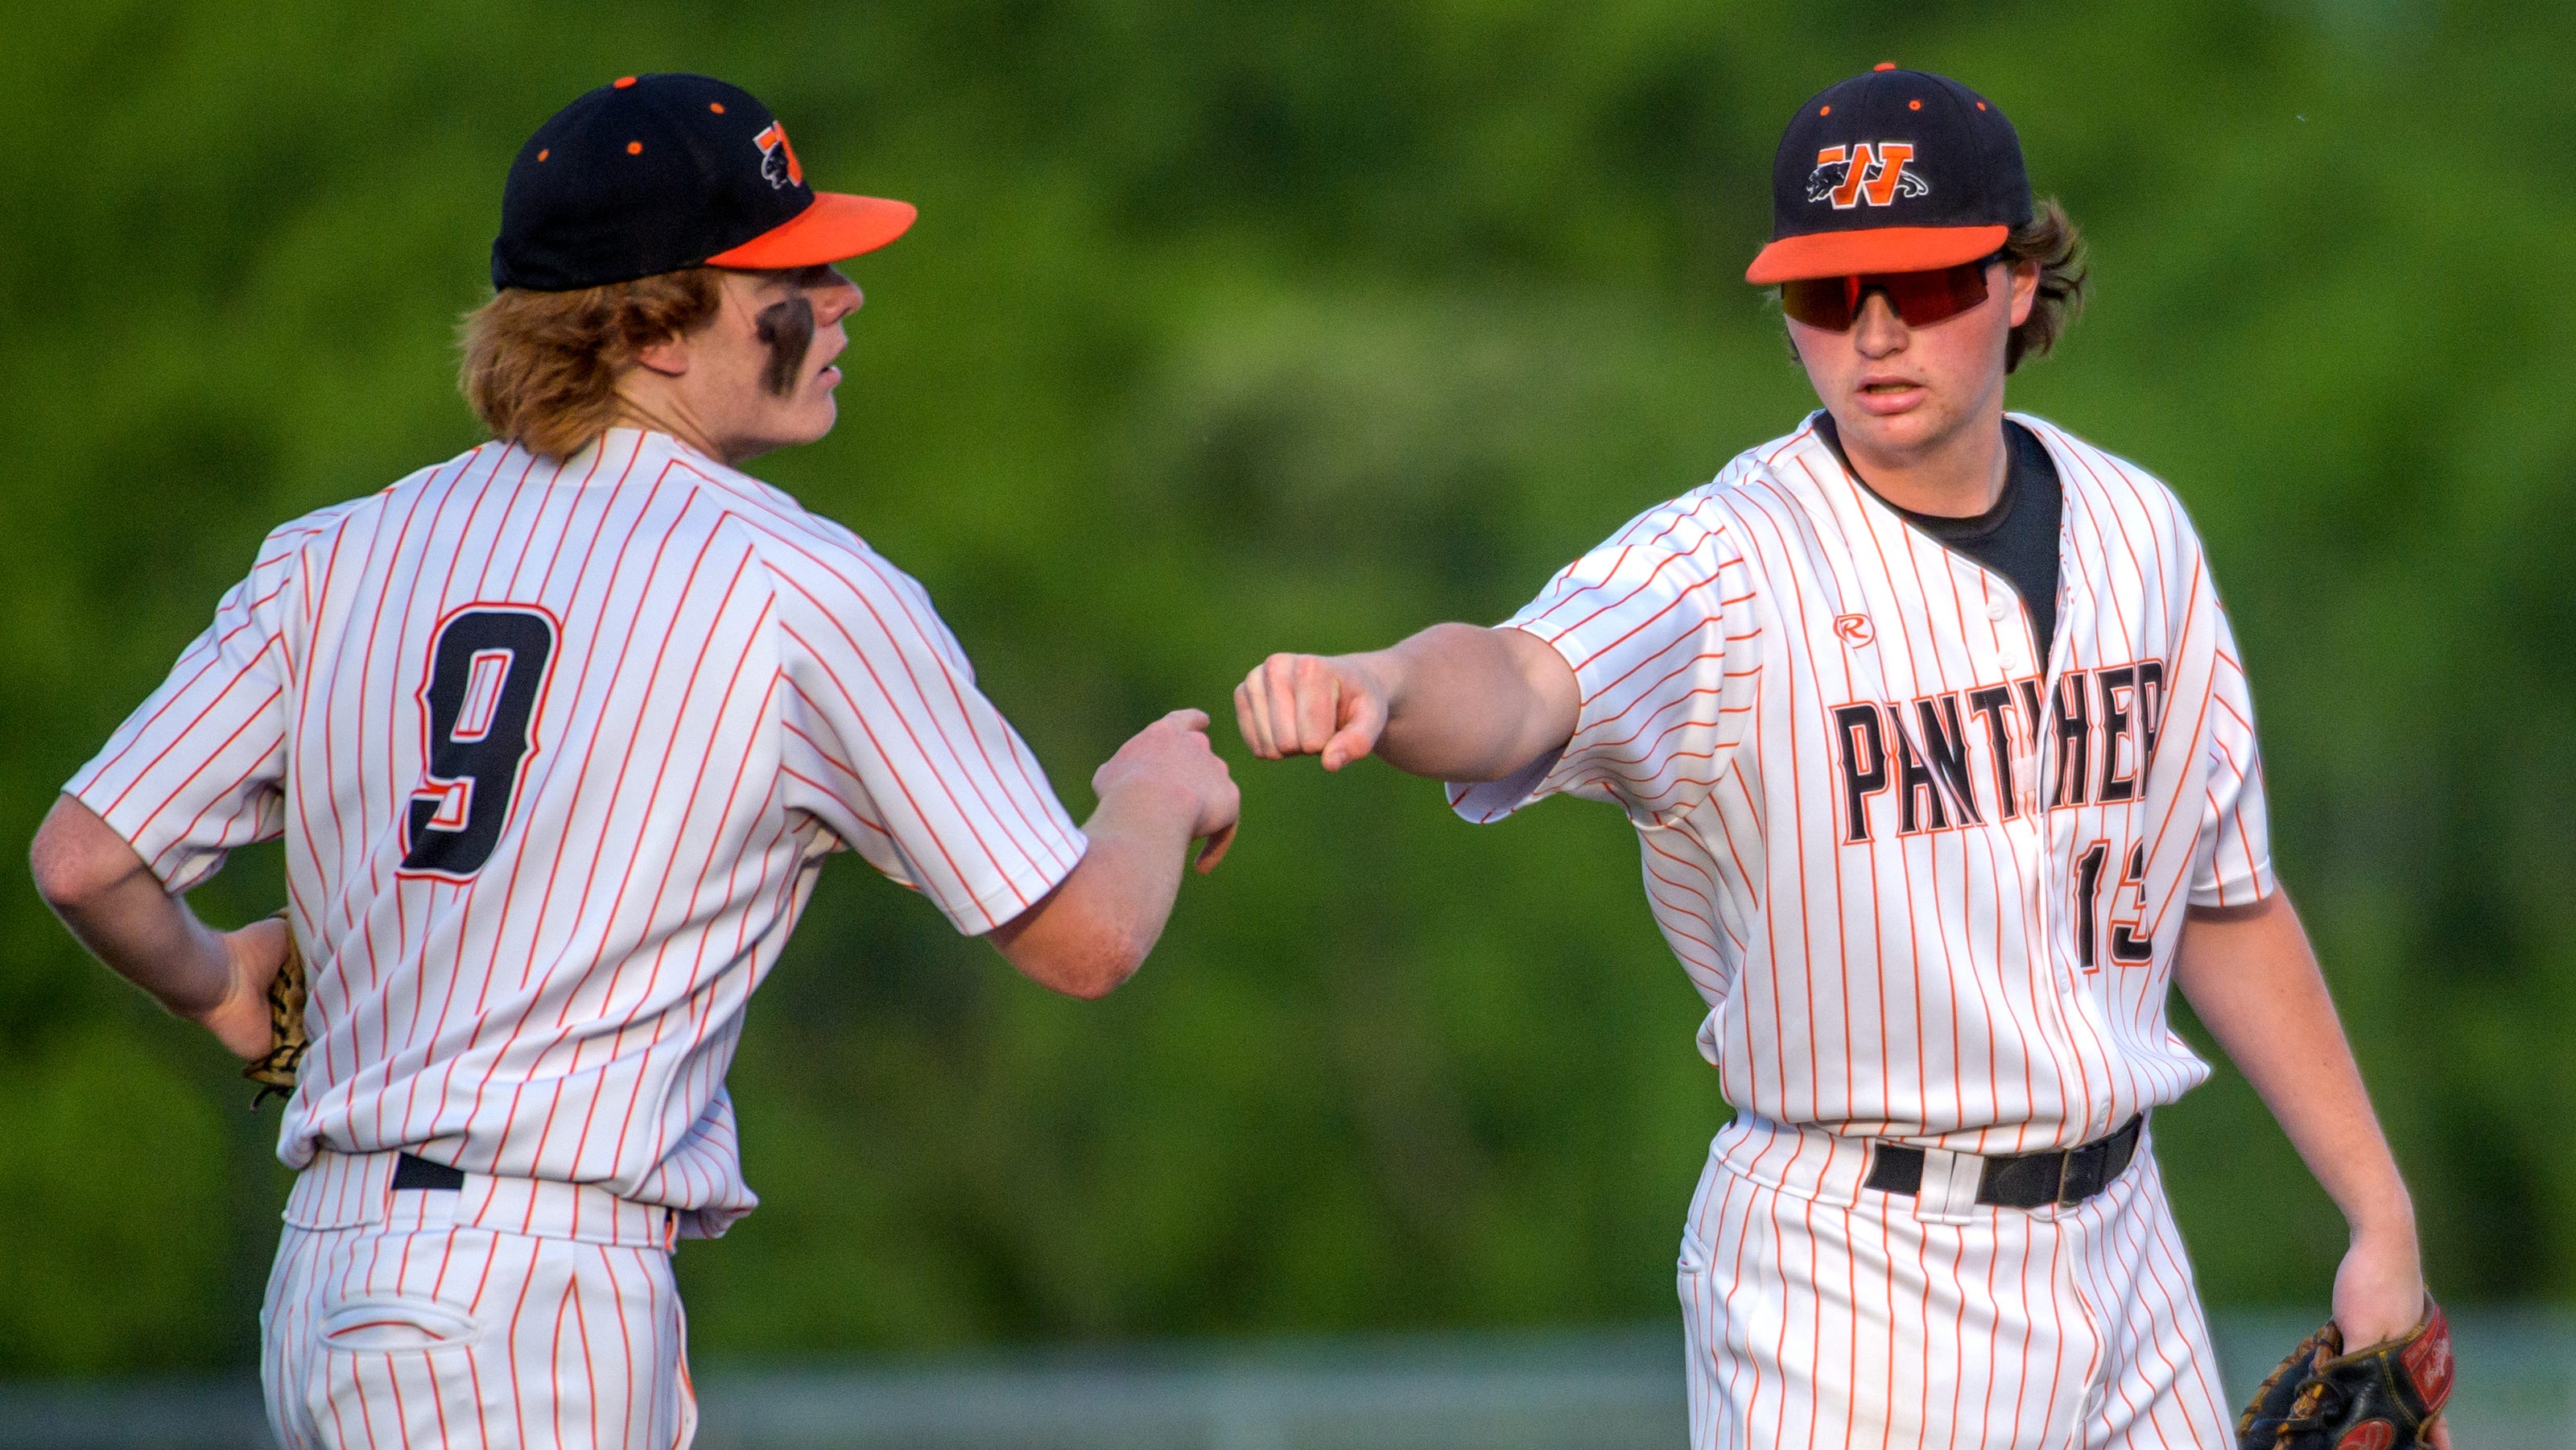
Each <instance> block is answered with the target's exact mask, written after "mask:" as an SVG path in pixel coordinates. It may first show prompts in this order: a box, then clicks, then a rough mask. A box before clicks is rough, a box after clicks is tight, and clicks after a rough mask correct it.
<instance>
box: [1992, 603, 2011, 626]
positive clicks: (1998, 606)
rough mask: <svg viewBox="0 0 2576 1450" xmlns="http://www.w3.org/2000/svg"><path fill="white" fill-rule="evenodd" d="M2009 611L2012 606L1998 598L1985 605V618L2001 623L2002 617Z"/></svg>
mask: <svg viewBox="0 0 2576 1450" xmlns="http://www.w3.org/2000/svg"><path fill="white" fill-rule="evenodd" d="M2011 613H2012V606H2011V605H2009V604H2006V603H2005V602H2003V601H2002V600H2000V599H1998V600H1996V601H1994V602H1993V603H1991V604H1989V605H1987V606H1986V618H1988V619H1991V620H1993V621H1995V622H1996V623H1997V624H2001V623H2003V621H2004V617H2005V616H2006V615H2009V614H2011Z"/></svg>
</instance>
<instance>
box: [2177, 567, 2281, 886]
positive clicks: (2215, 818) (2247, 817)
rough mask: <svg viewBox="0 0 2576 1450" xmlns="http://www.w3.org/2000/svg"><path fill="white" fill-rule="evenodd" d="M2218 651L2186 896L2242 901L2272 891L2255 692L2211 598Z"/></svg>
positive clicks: (2224, 618) (2212, 675)
mask: <svg viewBox="0 0 2576 1450" xmlns="http://www.w3.org/2000/svg"><path fill="white" fill-rule="evenodd" d="M2207 606H2208V607H2209V608H2210V609H2212V610H2213V611H2214V612H2215V613H2216V614H2217V621H2218V634H2217V658H2216V660H2215V661H2214V663H2213V666H2212V668H2211V670H2210V709H2209V719H2210V730H2209V757H2208V759H2207V761H2206V762H2204V764H2205V767H2206V771H2205V775H2204V780H2205V782H2206V803H2205V804H2204V805H2203V807H2202V809H2201V816H2200V837H2199V840H2198V842H2197V843H2196V845H2195V846H2194V848H2193V851H2192V869H2191V904H2192V905H2194V906H2245V905H2250V904H2252V903H2253V902H2256V901H2259V900H2261V899H2263V898H2264V897H2266V896H2269V895H2271V894H2272V889H2273V877H2272V832H2271V821H2270V816H2269V814H2268V811H2267V809H2266V805H2265V801H2264V795H2263V757H2262V751H2261V749H2260V747H2259V746H2258V744H2257V743H2256V741H2255V737H2254V698H2253V693H2252V691H2251V690H2250V689H2249V688H2248V687H2247V685H2246V682H2245V666H2244V664H2243V663H2242V661H2241V660H2240V659H2239V657H2238V656H2237V653H2236V638H2235V634H2234V632H2233V631H2232V630H2230V629H2229V628H2228V624H2227V616H2226V614H2225V612H2224V611H2220V610H2218V609H2217V602H2216V600H2215V598H2214V597H2213V598H2211V599H2210V600H2208V601H2207Z"/></svg>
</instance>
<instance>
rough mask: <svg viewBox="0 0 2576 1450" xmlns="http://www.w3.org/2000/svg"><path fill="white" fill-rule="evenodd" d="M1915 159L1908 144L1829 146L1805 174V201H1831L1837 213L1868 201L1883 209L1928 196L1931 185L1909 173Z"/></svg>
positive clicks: (1874, 142)
mask: <svg viewBox="0 0 2576 1450" xmlns="http://www.w3.org/2000/svg"><path fill="white" fill-rule="evenodd" d="M1913 159H1914V143H1913V142H1911V141H1862V142H1858V143H1855V144H1853V145H1850V146H1828V147H1826V148H1825V149H1824V150H1822V151H1819V152H1817V153H1816V169H1815V170H1814V171H1811V172H1809V173H1808V174H1807V200H1809V201H1830V202H1832V203H1833V204H1834V210H1836V211H1849V210H1851V209H1852V208H1853V207H1855V206H1858V205H1860V204H1861V203H1862V202H1864V201H1865V202H1867V203H1869V204H1870V205H1871V206H1886V205H1888V204H1889V203H1891V202H1893V201H1895V200H1896V199H1897V198H1898V197H1900V196H1930V195H1931V194H1932V183H1930V182H1928V181H1926V180H1924V179H1923V174H1922V173H1921V172H1919V171H1908V170H1906V169H1905V163H1907V162H1908V161H1911V160H1913Z"/></svg>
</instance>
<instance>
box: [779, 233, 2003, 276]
mask: <svg viewBox="0 0 2576 1450" xmlns="http://www.w3.org/2000/svg"><path fill="white" fill-rule="evenodd" d="M800 220H801V218H800ZM781 230H785V229H784V228H781ZM2011 234H2012V228H2010V227H2003V226H1985V227H1871V228H1864V229H1860V230H1856V231H1838V232H1807V233H1805V234H1803V235H1801V236H1794V237H1782V238H1781V239H1780V240H1778V241H1776V242H1773V243H1772V244H1771V245H1769V246H1767V247H1764V248H1763V249H1762V252H1761V255H1759V256H1757V257H1755V258H1754V259H1753V265H1752V266H1750V267H1747V268H1745V269H1744V280H1745V281H1747V282H1750V283H1752V284H1753V285H1755V286H1757V287H1768V286H1771V285H1772V284H1774V283H1778V282H1797V281H1802V280H1804V279H1806V278H1809V277H1848V276H1851V275H1852V274H1854V273H1856V272H1929V271H1932V270H1934V269H1935V268H1939V267H1956V266H1958V265H1960V264H1961V263H1963V262H1973V261H1976V260H1977V259H1978V258H1980V257H1990V256H1993V255H1994V253H1995V251H1996V249H1998V248H2000V247H2001V246H2003V244H2004V238H2005V237H2007V236H2010V235H2011Z"/></svg>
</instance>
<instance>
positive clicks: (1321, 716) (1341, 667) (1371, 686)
mask: <svg viewBox="0 0 2576 1450" xmlns="http://www.w3.org/2000/svg"><path fill="white" fill-rule="evenodd" d="M1386 717H1387V694H1386V686H1385V685H1384V684H1383V683H1382V682H1380V681H1379V680H1378V679H1377V677H1376V676H1375V675H1374V674H1372V673H1370V672H1369V671H1368V670H1367V669H1365V668H1362V667H1361V666H1360V665H1359V664H1358V663H1356V662H1355V661H1353V660H1352V659H1351V658H1349V657H1348V656H1331V655H1297V654H1276V655H1272V656H1271V657H1270V658H1268V659H1266V660H1263V661H1262V662H1261V663H1260V665H1259V666H1257V667H1256V668H1255V669H1254V670H1253V671H1252V673H1251V674H1248V675H1246V676H1244V677H1243V683H1242V684H1240V685H1237V686H1235V687H1234V718H1235V723H1236V724H1238V725H1240V726H1241V727H1242V729H1243V743H1244V744H1246V745H1248V746H1250V747H1252V753H1253V754H1255V755H1257V756H1260V757H1261V758H1262V759H1264V760H1284V759H1286V758H1287V757H1289V756H1291V755H1320V756H1322V757H1323V758H1324V768H1325V769H1326V770H1339V769H1341V768H1342V767H1343V766H1345V765H1348V764H1350V763H1351V762H1352V761H1354V760H1357V759H1359V758H1360V757H1362V756H1364V755H1367V754H1368V753H1370V752H1371V751H1373V750H1375V749H1377V740H1378V736H1380V735H1381V734H1383V733H1385V731H1386Z"/></svg>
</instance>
